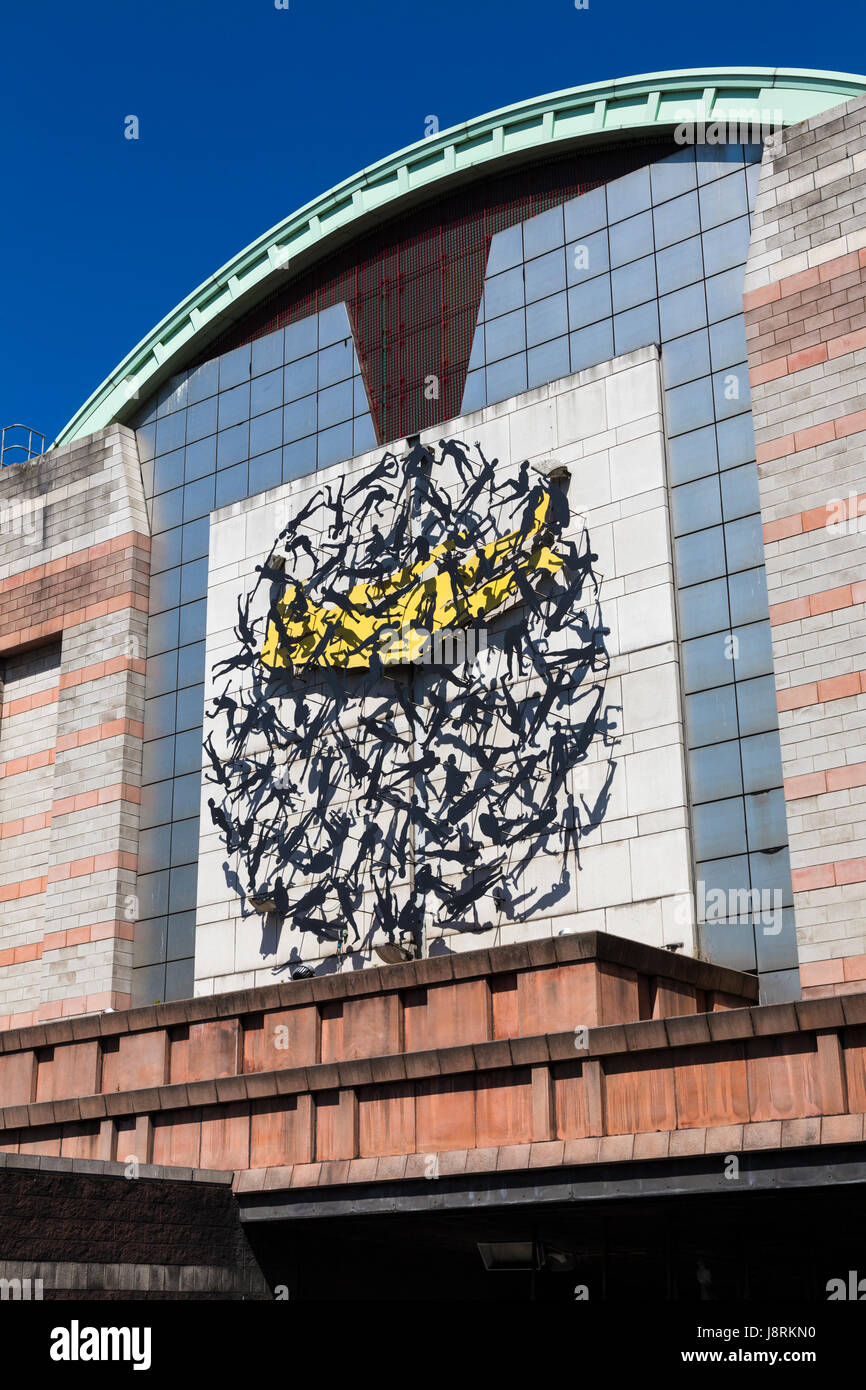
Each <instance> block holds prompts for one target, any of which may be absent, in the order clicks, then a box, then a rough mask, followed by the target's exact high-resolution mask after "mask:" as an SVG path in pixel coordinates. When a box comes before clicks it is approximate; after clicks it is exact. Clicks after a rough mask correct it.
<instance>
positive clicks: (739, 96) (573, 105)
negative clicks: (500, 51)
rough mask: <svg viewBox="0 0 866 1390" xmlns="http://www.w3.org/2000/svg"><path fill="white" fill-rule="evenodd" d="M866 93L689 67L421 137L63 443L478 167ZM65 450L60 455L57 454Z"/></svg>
mask: <svg viewBox="0 0 866 1390" xmlns="http://www.w3.org/2000/svg"><path fill="white" fill-rule="evenodd" d="M863 92H866V78H864V77H859V76H855V75H853V74H850V73H838V72H820V71H812V70H810V69H805V68H711V69H703V68H690V69H684V70H683V71H680V72H664V73H649V74H645V75H643V76H640V77H623V78H617V79H616V81H613V82H592V83H589V84H588V85H586V86H582V87H571V88H569V89H568V90H567V91H564V92H554V93H552V94H550V95H547V96H541V97H533V98H532V99H531V100H529V101H522V102H518V103H517V104H516V105H514V106H506V107H503V108H502V109H501V110H499V111H493V112H491V113H490V114H489V115H486V116H479V117H477V118H476V119H475V120H472V121H468V122H467V123H466V124H465V125H459V126H453V127H452V128H451V129H450V130H444V131H439V132H437V133H436V134H434V135H431V136H429V137H427V138H426V139H423V140H419V141H417V143H415V144H414V145H409V146H407V147H406V149H403V150H399V151H398V152H397V153H396V154H392V155H390V156H389V157H388V158H387V159H382V160H380V161H379V162H378V163H377V164H373V165H371V166H370V167H369V168H368V169H362V170H361V171H360V173H357V174H355V175H354V176H353V177H352V178H349V179H345V180H344V181H343V182H342V183H339V184H337V185H336V187H335V188H332V189H330V191H329V192H327V193H324V194H322V195H321V197H319V198H315V199H314V200H313V201H312V202H310V203H307V204H306V205H305V206H304V207H302V208H299V209H298V211H297V212H294V213H292V214H291V216H289V217H287V218H285V219H284V221H282V222H279V223H278V224H277V225H276V226H275V227H272V228H271V229H270V231H268V232H265V233H264V235H263V236H261V237H259V238H258V239H257V240H256V241H254V242H252V243H251V244H250V245H249V246H247V247H245V249H244V250H243V251H240V252H239V253H238V255H236V256H235V257H233V259H232V260H230V261H228V262H227V263H226V265H224V266H223V267H222V268H221V269H220V270H218V271H216V273H215V274H214V275H212V276H211V277H210V278H209V279H208V280H205V281H204V283H203V284H201V285H199V287H198V289H196V290H193V292H192V294H190V295H188V296H187V297H186V299H184V300H183V301H182V302H181V303H180V304H179V305H178V306H177V308H176V309H173V310H172V311H171V313H170V314H167V315H166V317H165V318H164V319H162V321H161V322H160V323H158V324H157V325H156V327H155V328H153V329H152V330H151V332H150V333H148V334H147V336H146V337H145V338H143V339H142V340H141V342H140V343H139V344H138V345H137V346H136V347H135V348H133V350H132V352H130V353H128V355H127V356H126V357H125V358H124V359H123V361H122V362H120V363H119V364H118V366H117V367H116V368H115V369H114V371H113V372H112V373H111V375H110V376H109V377H107V378H106V380H105V381H104V382H103V383H102V385H101V386H99V387H98V388H97V389H96V391H94V393H93V395H92V396H91V397H90V399H89V400H88V401H86V402H85V404H84V405H83V406H82V407H81V409H80V410H79V411H78V412H77V413H76V414H75V415H74V416H73V418H72V419H71V420H70V421H69V423H68V424H67V425H66V426H65V427H64V428H63V429H62V430H61V431H60V434H59V435H58V436H57V439H56V440H55V441H54V444H55V445H58V444H67V443H69V442H70V441H71V440H73V439H78V438H80V437H81V436H83V435H86V434H91V433H92V432H93V431H94V430H98V429H102V428H103V427H104V426H106V425H109V424H112V423H113V422H114V421H117V420H124V419H127V418H129V417H130V416H131V415H133V414H134V413H135V411H136V410H137V408H138V405H137V402H139V401H141V400H144V399H146V398H147V397H149V396H150V395H151V394H152V393H153V392H154V391H155V390H156V389H157V387H158V386H159V385H161V384H162V382H163V381H165V380H166V379H167V378H168V377H170V376H172V375H174V373H175V372H178V371H180V370H181V369H182V368H183V367H184V366H185V365H186V363H187V362H189V361H190V360H191V359H192V358H193V357H196V356H199V355H200V354H201V352H202V351H203V350H204V348H206V347H207V345H208V343H209V342H211V341H212V340H213V339H214V338H216V337H217V336H218V335H219V334H221V333H222V332H223V331H224V330H225V328H226V327H227V326H228V325H229V324H231V323H232V322H233V321H234V320H235V319H237V318H239V317H240V316H241V315H243V314H245V313H246V312H247V311H248V310H249V309H250V308H252V307H253V305H255V304H256V303H257V302H258V301H259V300H260V299H262V298H264V296H265V295H267V294H270V293H272V291H273V290H274V288H275V286H276V283H277V281H278V278H279V277H281V276H284V275H285V274H286V272H287V271H291V272H296V271H299V270H301V269H304V268H306V267H307V266H308V265H309V264H311V263H312V262H313V261H315V260H318V259H319V258H320V257H322V256H324V255H327V254H328V253H330V251H331V250H333V249H334V248H335V247H336V246H338V245H342V244H343V243H344V242H346V241H347V240H349V239H350V238H351V237H353V236H354V235H356V234H357V233H358V232H360V231H361V230H362V228H364V229H366V226H367V225H369V223H370V222H372V221H377V220H379V221H381V220H382V219H383V218H384V217H385V216H388V215H390V214H391V213H392V212H393V211H395V205H396V204H398V203H400V204H402V205H403V206H406V205H407V204H411V203H412V202H415V201H420V200H421V199H423V198H425V197H429V196H430V191H431V187H432V186H433V185H435V184H437V183H446V182H450V183H451V184H456V183H458V182H461V181H464V182H465V181H467V180H469V179H471V178H472V176H473V174H474V172H475V171H476V170H480V169H483V168H485V166H489V165H494V164H496V163H497V162H500V163H509V162H511V163H513V162H516V161H519V160H522V159H526V158H527V157H528V156H530V155H531V154H532V153H533V152H538V151H539V150H541V149H545V150H548V149H555V148H558V149H561V150H566V149H568V148H569V147H571V146H579V145H581V144H586V145H595V144H598V143H599V142H600V141H603V140H605V139H613V138H619V139H621V138H622V136H623V134H624V133H627V132H630V131H631V132H634V133H635V134H636V135H638V134H639V135H647V134H652V133H653V132H657V133H658V134H659V135H661V134H663V133H665V132H666V131H669V130H670V129H672V128H673V127H674V126H675V125H677V124H679V123H681V122H683V121H689V120H691V121H695V122H700V121H705V122H707V123H709V122H712V121H721V120H728V121H733V120H736V121H740V122H755V123H760V122H762V121H763V122H765V123H766V122H769V121H781V123H782V124H783V125H794V124H796V123H797V122H798V121H804V120H808V118H809V117H810V116H814V115H817V114H818V112H820V111H825V110H827V109H828V108H829V107H831V106H835V105H837V104H838V103H840V102H844V101H847V100H848V99H849V98H850V97H852V96H857V95H859V94H861V93H863ZM52 447H54V446H52Z"/></svg>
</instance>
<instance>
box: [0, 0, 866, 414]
mask: <svg viewBox="0 0 866 1390" xmlns="http://www.w3.org/2000/svg"><path fill="white" fill-rule="evenodd" d="M864 36H866V12H864V11H863V10H862V9H858V8H857V7H855V6H854V5H853V4H852V3H851V0H824V3H822V4H821V5H820V6H818V7H816V6H814V5H812V4H809V5H807V4H806V3H805V0H789V3H786V4H781V3H773V4H771V5H767V4H762V3H760V0H723V3H715V4H708V5H704V6H695V5H686V4H683V3H675V0H654V3H650V2H649V0H647V3H643V4H640V3H636V0H589V8H588V9H586V10H580V11H578V10H576V9H575V7H574V0H531V3H530V0H500V2H499V3H497V0H420V3H417V0H416V3H414V4H413V3H411V0H364V3H356V2H355V0H290V8H289V9H288V10H278V9H276V7H275V4H274V0H209V2H208V0H174V2H173V3H168V0H139V3H137V4H130V3H121V0H105V2H104V3H88V0H80V3H75V4H73V3H68V0H67V3H60V0H40V3H39V4H37V5H34V4H25V3H23V0H17V3H13V0H8V3H7V5H6V6H5V7H4V15H3V18H2V19H0V52H2V53H3V79H2V84H0V170H2V189H3V195H4V196H3V203H4V208H3V217H2V223H0V237H2V257H0V266H2V276H3V286H2V334H0V353H2V357H0V424H6V423H10V422H12V421H13V420H15V421H17V420H23V421H24V422H25V423H28V424H32V425H34V426H36V427H37V428H39V429H40V430H43V431H44V432H45V433H46V435H47V436H48V438H49V439H50V438H53V436H54V435H55V434H56V433H57V431H58V430H59V429H60V428H61V427H62V425H63V424H64V423H65V422H66V421H67V419H68V418H69V417H70V416H71V415H72V414H73V413H74V412H75V410H76V409H77V408H78V406H79V405H81V404H82V403H83V401H84V400H85V399H86V398H87V396H89V395H90V393H91V391H93V390H94V389H95V387H96V386H97V385H98V384H99V383H100V381H101V380H102V379H103V377H105V376H106V375H107V374H108V373H109V372H110V371H111V369H112V368H113V367H114V366H115V365H116V363H117V362H118V361H119V360H120V358H121V357H123V356H124V355H125V353H126V352H128V351H129V349H130V348H132V347H133V346H134V345H135V343H136V342H138V340H139V339H140V338H141V337H142V336H143V335H144V334H145V333H146V332H147V330H148V329H149V328H150V327H152V326H153V324H154V323H156V322H157V321H158V320H159V319H160V318H161V317H162V316H163V315H164V314H165V313H167V312H168V310H170V309H171V308H172V307H173V306H174V305H175V304H176V303H177V302H178V301H179V300H180V299H182V298H183V297H184V295H185V294H187V293H188V292H189V291H190V290H191V289H193V288H194V287H195V286H196V285H197V284H199V283H200V282H201V281H202V280H204V279H205V278H206V277H207V276H208V275H209V274H211V273H212V272H213V271H214V270H215V269H217V267H218V266H220V265H221V264H222V263H223V262H224V261H226V260H227V259H228V258H229V257H230V256H231V255H232V254H233V253H234V252H236V251H238V250H240V249H241V248H242V247H243V246H245V245H246V244H247V243H248V242H250V241H251V240H253V238H254V237H255V236H257V235H258V234H259V233H261V232H262V231H264V230H265V229H267V228H268V227H270V226H272V225H273V224H274V223H275V222H277V221H279V220H280V219H281V218H282V217H285V216H286V215H287V214H288V213H290V212H291V211H293V210H294V209H295V208H296V207H298V206H299V205H300V204H302V203H304V202H306V201H307V200H308V199H309V198H311V197H313V196H314V195H315V194H317V193H320V192H322V191H324V190H325V189H327V188H329V187H331V185H332V184H334V183H337V182H338V181H339V180H340V179H342V178H344V177H347V176H348V175H350V174H352V173H354V172H355V171H356V170H357V169H360V168H362V167H363V166H364V165H367V164H370V163H372V162H373V161H375V160H376V159H379V158H381V157H383V156H385V155H387V154H389V153H391V152H392V151H394V150H396V149H399V148H401V147H402V146H404V145H407V144H410V143H411V142H412V141H414V140H417V139H420V138H421V137H422V136H423V135H424V121H425V118H426V116H428V115H430V114H435V115H436V116H437V117H438V119H439V123H440V127H441V128H443V129H444V128H445V127H447V126H449V125H454V124H456V123H458V122H460V121H463V120H465V119H467V118H469V117H472V116H475V115H480V114H482V113H483V112H485V111H489V110H492V109H494V108H495V107H498V106H505V105H508V104H509V103H511V102H514V101H519V100H521V99H522V98H525V97H530V96H533V95H537V94H539V93H543V92H548V91H555V90H558V89H560V88H562V87H568V86H573V85H576V84H578V83H582V82H592V81H601V80H603V79H606V78H611V77H616V76H624V75H627V74H631V73H640V72H652V71H656V70H659V69H668V68H681V67H700V66H720V65H728V64H730V65H737V66H743V65H751V64H756V65H762V66H793V67H815V68H833V69H840V70H842V71H846V70H850V69H851V68H852V67H853V68H856V66H857V63H858V55H861V54H863V53H864V51H866V48H864ZM859 61H863V60H862V59H859ZM130 114H134V115H137V116H138V117H139V121H140V139H139V140H138V141H131V140H126V139H124V136H123V123H124V118H125V117H126V116H128V115H130Z"/></svg>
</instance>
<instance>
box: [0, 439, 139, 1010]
mask: <svg viewBox="0 0 866 1390" xmlns="http://www.w3.org/2000/svg"><path fill="white" fill-rule="evenodd" d="M0 529H2V536H3V554H2V565H0V659H2V661H3V664H4V670H5V686H4V694H3V708H2V724H0V763H2V772H3V778H2V791H0V961H3V962H4V963H5V964H6V966H7V968H6V969H5V970H4V972H3V977H2V983H0V1023H2V1026H4V1027H9V1026H14V1025H16V1024H26V1023H32V1022H37V1021H38V1020H41V1019H49V1018H59V1017H61V1016H62V1015H70V1014H81V1013H87V1012H92V1011H93V1010H96V1009H102V1008H106V1007H108V1006H111V1007H114V1008H118V1007H124V1006H125V1005H127V1004H128V1002H129V990H130V971H131V966H132V932H133V920H134V917H135V873H136V859H137V837H138V802H139V783H140V769H141V736H142V720H143V711H144V657H145V644H146V624H147V607H148V576H149V562H148V554H149V547H150V541H149V527H148V522H147V514H146V510H145V504H144V496H143V492H142V485H141V476H140V471H139V463H138V453H137V449H136V444H135V437H134V435H133V434H132V432H131V431H129V430H126V429H124V428H123V427H121V426H113V427H111V428H110V429H107V430H103V431H101V432H99V433H97V434H94V435H92V436H90V437H89V438H88V439H85V440H83V441H81V442H80V443H76V444H74V445H70V446H68V447H67V448H63V449H58V450H56V451H55V452H53V453H51V454H48V455H45V456H43V457H42V458H40V459H37V460H35V461H33V462H32V463H24V464H18V465H16V466H14V467H11V468H8V469H4V470H3V473H2V474H0Z"/></svg>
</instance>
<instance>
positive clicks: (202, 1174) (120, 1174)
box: [0, 1152, 232, 1187]
mask: <svg viewBox="0 0 866 1390" xmlns="http://www.w3.org/2000/svg"><path fill="white" fill-rule="evenodd" d="M4 1168H14V1169H15V1170H16V1171H17V1172H22V1171H25V1172H31V1173H69V1174H71V1175H79V1176H83V1177H97V1178H125V1179H126V1181H127V1182H129V1181H131V1179H130V1178H129V1176H128V1173H127V1168H128V1164H126V1163H116V1162H108V1161H107V1160H104V1159H100V1158H55V1157H53V1156H52V1155H49V1154H10V1153H2V1152H0V1170H2V1169H4ZM138 1177H139V1178H158V1179H160V1180H164V1181H167V1182H199V1183H216V1184H218V1185H219V1186H220V1187H225V1186H226V1185H227V1184H228V1183H230V1182H231V1180H232V1174H231V1173H230V1172H228V1171H226V1170H225V1169H222V1168H170V1167H167V1166H166V1165H165V1164H162V1163H140V1164H139V1166H138Z"/></svg>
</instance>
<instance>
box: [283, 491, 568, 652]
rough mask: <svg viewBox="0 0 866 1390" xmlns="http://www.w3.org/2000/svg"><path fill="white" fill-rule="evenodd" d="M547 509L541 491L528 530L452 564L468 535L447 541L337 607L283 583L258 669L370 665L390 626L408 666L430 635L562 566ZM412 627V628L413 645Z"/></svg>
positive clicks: (359, 588) (360, 587)
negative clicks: (548, 536)
mask: <svg viewBox="0 0 866 1390" xmlns="http://www.w3.org/2000/svg"><path fill="white" fill-rule="evenodd" d="M549 507H550V497H549V495H547V494H545V495H544V496H543V497H542V498H541V500H540V502H539V504H538V506H537V507H536V510H535V514H534V516H533V519H532V525H531V526H530V527H526V528H521V529H520V530H517V531H511V532H509V534H508V535H506V536H502V537H500V538H499V539H498V540H494V541H491V542H490V543H489V544H488V545H485V546H483V547H482V549H481V550H479V551H477V552H476V553H475V554H474V555H470V556H468V557H467V558H464V559H462V560H460V561H457V562H452V563H451V564H449V563H448V560H447V557H448V556H449V554H451V553H452V552H453V551H454V550H455V549H456V548H457V547H458V546H459V545H461V544H462V543H463V542H465V540H466V537H465V536H458V537H456V538H454V539H453V540H450V541H445V542H443V543H442V544H441V545H439V546H436V547H434V548H433V549H432V550H431V553H430V556H429V558H428V559H426V560H422V561H420V562H419V563H418V564H415V565H410V566H407V567H406V568H404V569H400V570H397V571H395V572H394V573H393V574H390V575H387V576H385V577H384V578H382V579H378V580H373V581H371V582H368V583H363V584H355V585H354V586H353V587H352V588H351V589H350V590H349V591H348V593H347V594H346V597H345V600H344V602H343V603H342V604H340V605H336V604H324V605H319V604H316V603H313V602H312V601H311V600H310V599H309V598H308V597H307V596H306V595H305V594H304V592H303V589H302V587H301V586H300V585H297V584H288V585H287V586H286V592H285V594H284V595H283V597H282V599H281V600H280V602H279V605H278V610H277V611H278V613H279V618H280V623H281V624H282V628H283V630H282V631H280V626H279V625H278V623H276V622H274V621H271V623H270V625H269V628H268V634H267V638H266V640H265V644H264V646H263V648H262V654H261V656H262V662H263V664H264V665H265V666H269V667H271V668H273V669H279V668H280V667H297V666H306V665H315V666H340V667H347V668H353V667H354V668H358V667H365V666H369V664H370V657H371V654H372V652H373V651H374V650H376V647H377V642H376V637H377V634H379V633H381V634H383V635H384V634H385V633H386V632H393V631H394V630H395V629H398V630H399V631H400V632H402V633H404V634H408V636H407V639H406V641H405V643H404V659H405V660H406V661H412V660H413V659H415V658H416V657H417V656H418V655H419V653H420V652H421V651H422V650H423V647H424V644H425V642H426V641H427V638H428V634H429V633H431V632H435V631H437V630H440V631H441V630H442V629H444V628H450V627H464V626H466V625H467V624H468V623H471V622H472V621H474V620H475V619H478V618H485V617H487V616H488V615H489V614H491V613H495V612H496V610H497V609H499V608H501V607H502V606H503V604H505V603H507V602H508V601H509V600H512V599H515V598H518V597H519V596H520V582H521V580H529V579H530V578H531V577H532V576H533V575H534V574H538V573H542V572H544V573H547V574H555V573H556V572H557V570H560V569H561V568H562V566H563V564H564V561H563V560H562V558H561V557H560V556H558V555H557V554H556V553H555V552H554V551H553V550H551V548H550V546H549V545H547V544H546V543H545V542H544V539H543V537H542V532H543V531H544V527H545V521H546V518H547V514H548V510H549ZM413 629H417V630H418V632H417V639H416V641H415V642H413V637H412V630H413Z"/></svg>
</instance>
